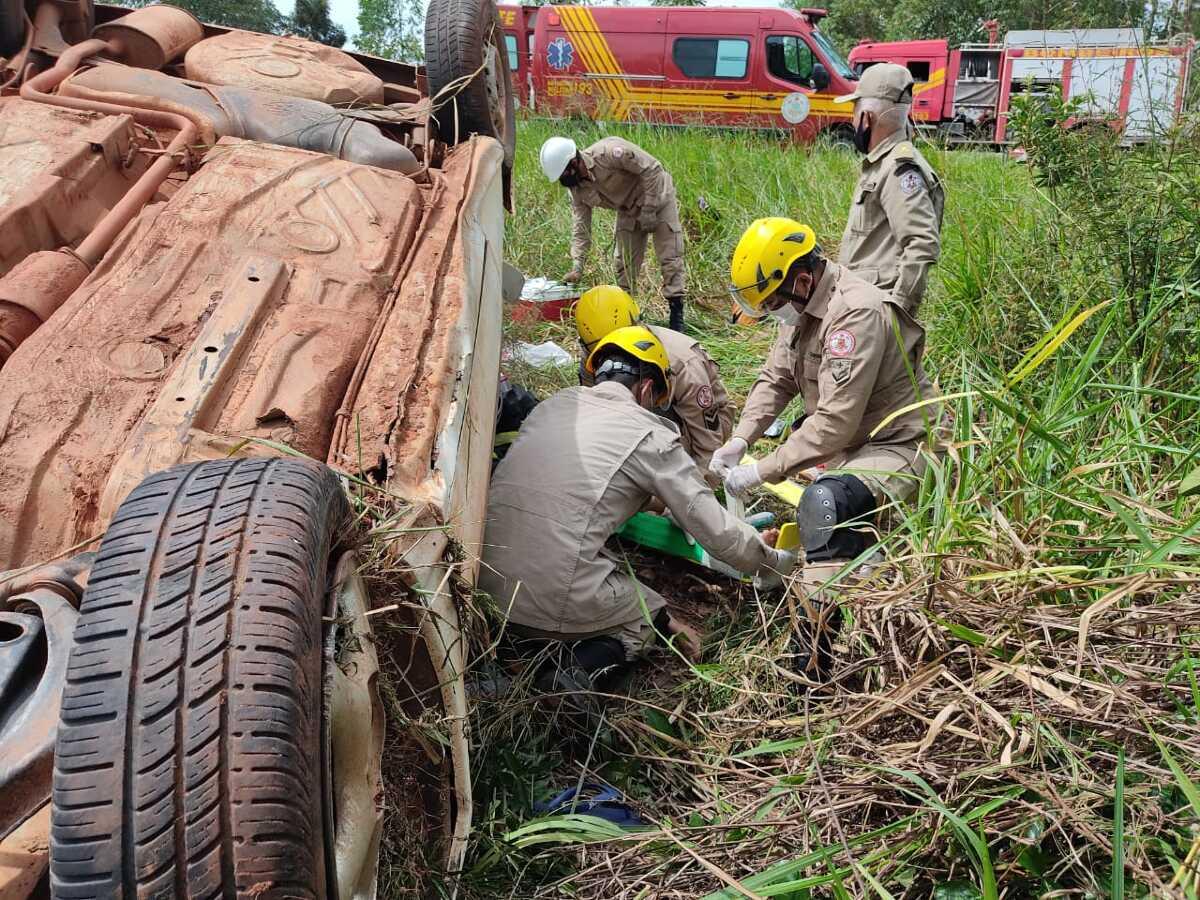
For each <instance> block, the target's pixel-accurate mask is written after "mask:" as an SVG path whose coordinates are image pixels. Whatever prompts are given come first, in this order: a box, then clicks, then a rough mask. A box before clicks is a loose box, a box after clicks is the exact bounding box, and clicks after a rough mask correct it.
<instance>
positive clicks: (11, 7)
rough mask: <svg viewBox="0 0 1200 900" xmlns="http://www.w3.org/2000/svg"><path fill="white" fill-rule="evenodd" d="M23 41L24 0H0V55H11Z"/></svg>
mask: <svg viewBox="0 0 1200 900" xmlns="http://www.w3.org/2000/svg"><path fill="white" fill-rule="evenodd" d="M24 43H25V0H0V56H12V55H13V54H14V53H16V52H17V51H18V50H20V49H21V46H22V45H23V44H24Z"/></svg>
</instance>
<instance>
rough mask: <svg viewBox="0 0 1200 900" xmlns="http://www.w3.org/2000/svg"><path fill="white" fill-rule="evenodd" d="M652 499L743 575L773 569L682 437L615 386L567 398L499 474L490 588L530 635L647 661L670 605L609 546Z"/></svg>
mask: <svg viewBox="0 0 1200 900" xmlns="http://www.w3.org/2000/svg"><path fill="white" fill-rule="evenodd" d="M651 496H655V497H659V498H660V499H661V500H662V501H663V502H664V503H666V505H667V507H668V508H669V509H670V510H671V513H672V515H673V516H674V517H675V519H676V521H678V522H679V524H680V525H681V526H682V527H683V528H685V529H686V530H687V531H688V533H689V534H691V535H693V536H694V537H695V538H696V540H697V541H698V542H699V543H700V545H701V546H703V547H704V548H705V549H706V550H708V551H709V552H710V553H711V554H712V555H713V556H715V557H717V558H718V559H720V560H722V561H723V562H725V563H727V564H729V565H731V566H733V567H734V568H737V569H739V570H741V571H743V572H747V573H754V572H757V571H758V570H759V569H760V568H762V567H764V566H765V565H767V564H768V563H770V562H771V561H772V559H773V554H774V551H772V550H770V549H769V548H768V547H767V546H766V545H765V544H764V543H763V542H762V540H761V539H760V538H759V536H758V532H756V531H755V530H754V529H753V528H752V527H751V526H749V525H747V524H746V523H745V522H742V521H740V520H739V519H737V518H735V517H733V516H731V515H730V514H729V513H728V512H727V511H726V510H725V507H723V506H722V505H721V504H720V503H719V502H718V501H717V498H716V497H715V496H714V495H713V492H712V489H711V488H709V487H708V485H707V484H705V483H704V481H703V480H701V478H700V473H699V472H698V471H697V470H696V466H695V464H694V463H693V462H692V460H691V458H690V457H688V455H687V454H686V453H685V452H684V450H683V447H682V445H681V444H680V443H679V435H678V434H677V433H676V431H675V428H674V427H673V426H672V425H671V424H670V423H669V422H667V421H666V420H664V419H662V418H660V417H658V416H656V415H654V414H653V413H651V412H649V411H647V410H644V409H642V408H641V407H640V406H638V405H637V403H635V402H634V400H633V395H632V394H631V393H630V392H629V390H628V389H627V388H625V387H624V386H622V385H620V384H616V383H614V382H606V383H604V384H601V385H597V386H596V387H590V388H586V387H576V388H566V389H565V390H561V391H559V392H558V393H556V394H554V395H553V396H551V397H549V398H548V399H546V400H544V401H542V402H541V403H540V404H538V406H537V408H536V409H535V410H534V411H533V412H532V413H531V414H530V415H529V418H528V419H526V420H525V423H524V424H523V425H522V426H521V432H520V434H519V435H518V437H517V439H516V441H515V442H514V443H513V445H512V447H511V448H510V449H509V451H508V455H507V456H505V458H504V459H503V460H502V461H501V463H500V465H499V466H497V467H496V473H495V475H494V476H493V477H492V486H491V492H490V494H489V497H488V518H487V530H486V534H485V537H484V552H483V564H482V565H481V566H480V575H479V579H480V587H482V588H483V590H485V591H487V592H488V593H490V594H491V595H492V597H494V598H495V600H496V602H497V603H499V604H500V606H501V608H502V609H504V610H506V611H507V613H508V617H509V619H510V620H511V621H512V622H513V623H514V624H515V625H518V626H524V628H525V630H526V631H527V632H528V633H535V634H538V635H545V636H554V637H557V638H560V639H563V640H567V639H577V638H583V637H593V636H597V635H605V634H607V635H612V636H614V637H618V638H619V639H620V640H621V641H622V642H623V643H624V645H625V647H626V651H627V652H628V653H630V655H632V654H633V653H636V652H637V651H639V650H640V649H642V647H643V646H644V644H645V643H646V642H647V640H648V639H649V638H652V637H653V632H652V631H651V630H650V629H649V623H650V621H651V620H652V619H653V618H654V615H655V614H656V613H657V612H658V611H659V610H660V609H662V608H663V606H665V605H666V601H665V600H664V599H663V598H662V597H661V596H660V595H659V594H657V593H655V592H654V591H653V590H651V589H650V588H648V587H646V586H645V585H643V584H641V583H639V582H638V581H637V580H636V579H635V578H634V577H633V576H632V575H631V574H629V572H628V570H627V569H626V568H625V565H624V563H623V562H622V561H621V560H620V559H619V558H616V557H614V556H613V555H611V554H610V553H609V552H608V551H607V550H606V549H605V546H604V545H605V542H606V541H607V540H608V539H609V537H611V536H612V534H613V533H614V532H616V531H617V530H618V529H619V528H620V527H621V525H622V524H624V522H625V521H626V520H627V519H628V518H629V517H630V516H632V515H633V514H634V513H635V512H637V511H638V510H639V509H641V508H642V506H643V504H645V502H646V501H647V500H648V499H649V498H650V497H651Z"/></svg>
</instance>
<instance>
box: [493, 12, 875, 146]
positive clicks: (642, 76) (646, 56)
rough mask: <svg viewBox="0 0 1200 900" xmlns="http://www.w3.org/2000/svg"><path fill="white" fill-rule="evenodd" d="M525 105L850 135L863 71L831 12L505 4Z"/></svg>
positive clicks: (550, 111)
mask: <svg viewBox="0 0 1200 900" xmlns="http://www.w3.org/2000/svg"><path fill="white" fill-rule="evenodd" d="M500 17H501V18H500V21H501V23H502V25H503V27H504V37H505V45H506V46H507V48H508V52H509V65H510V67H511V68H512V70H513V72H514V73H515V76H514V77H515V79H516V81H517V82H518V83H519V84H521V85H522V88H521V90H520V91H519V93H521V94H522V95H523V98H527V101H528V102H527V105H529V106H531V107H532V108H534V109H535V110H537V111H538V112H539V113H541V114H544V115H552V116H570V115H584V116H587V117H589V118H593V119H602V120H608V121H619V122H625V121H645V122H654V123H658V124H663V125H702V126H717V127H722V128H758V129H771V130H783V131H788V132H790V133H791V134H792V135H793V136H794V137H795V139H797V140H800V141H811V140H813V139H814V138H815V137H817V136H818V135H820V134H827V135H829V136H831V137H833V138H834V139H841V140H849V138H850V135H851V129H850V118H851V114H852V109H851V107H850V105H849V104H834V103H833V98H834V97H836V96H838V95H839V94H849V93H851V92H852V91H853V90H854V85H853V82H854V81H855V80H856V76H855V73H854V71H853V70H852V69H851V67H850V65H849V63H848V62H847V61H846V60H845V58H844V57H842V55H841V54H840V53H838V51H837V50H836V49H835V48H834V46H833V44H831V43H830V42H829V40H828V39H827V38H826V37H825V36H824V35H823V34H821V31H820V29H819V28H818V23H819V22H820V20H821V19H822V18H824V17H825V10H823V9H802V10H799V11H797V10H792V9H728V8H727V9H722V8H714V7H662V6H651V7H602V6H540V7H539V6H505V5H502V6H501V7H500Z"/></svg>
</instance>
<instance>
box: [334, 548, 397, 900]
mask: <svg viewBox="0 0 1200 900" xmlns="http://www.w3.org/2000/svg"><path fill="white" fill-rule="evenodd" d="M328 608H329V609H330V611H331V612H332V614H333V615H332V620H333V621H332V622H331V623H330V625H329V627H328V630H327V634H326V641H325V651H326V652H325V674H324V680H325V695H324V696H325V703H324V716H325V723H326V742H325V743H326V748H327V752H326V760H325V765H326V768H325V774H326V785H327V790H326V804H327V809H326V817H325V821H326V823H327V831H326V849H327V856H328V862H327V869H332V871H330V872H329V874H328V875H327V881H328V883H329V886H330V890H331V891H332V890H336V894H333V897H334V898H336V900H374V897H375V891H376V884H375V882H376V874H377V872H378V868H379V845H380V839H381V836H382V826H383V816H382V810H381V809H380V803H379V801H380V799H381V798H382V794H383V776H382V772H381V764H382V757H383V741H384V728H385V722H384V714H383V705H382V703H381V701H380V699H379V693H378V689H377V687H378V675H379V658H378V656H377V654H376V652H375V644H374V641H373V640H372V637H371V628H370V624H369V622H368V619H367V610H368V609H369V608H370V600H369V596H368V593H367V589H366V585H365V583H364V582H363V579H362V576H361V575H359V574H358V562H357V559H356V558H355V556H354V554H352V553H347V554H344V555H343V556H342V557H341V559H340V560H339V561H338V564H337V568H336V570H335V575H334V579H333V585H332V590H331V597H330V602H329V605H328Z"/></svg>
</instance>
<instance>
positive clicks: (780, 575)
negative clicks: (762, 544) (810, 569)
mask: <svg viewBox="0 0 1200 900" xmlns="http://www.w3.org/2000/svg"><path fill="white" fill-rule="evenodd" d="M770 551H771V559H770V562H768V563H767V564H766V565H764V566H763V567H762V569H760V570H759V574H758V575H755V576H754V586H755V587H756V588H757V589H758V590H760V591H771V590H774V589H775V588H778V587H783V580H784V579H785V578H787V577H788V576H789V575H791V574H792V570H793V569H795V568H796V554H795V553H792V552H791V551H790V550H776V549H775V548H774V547H771V548H770Z"/></svg>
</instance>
